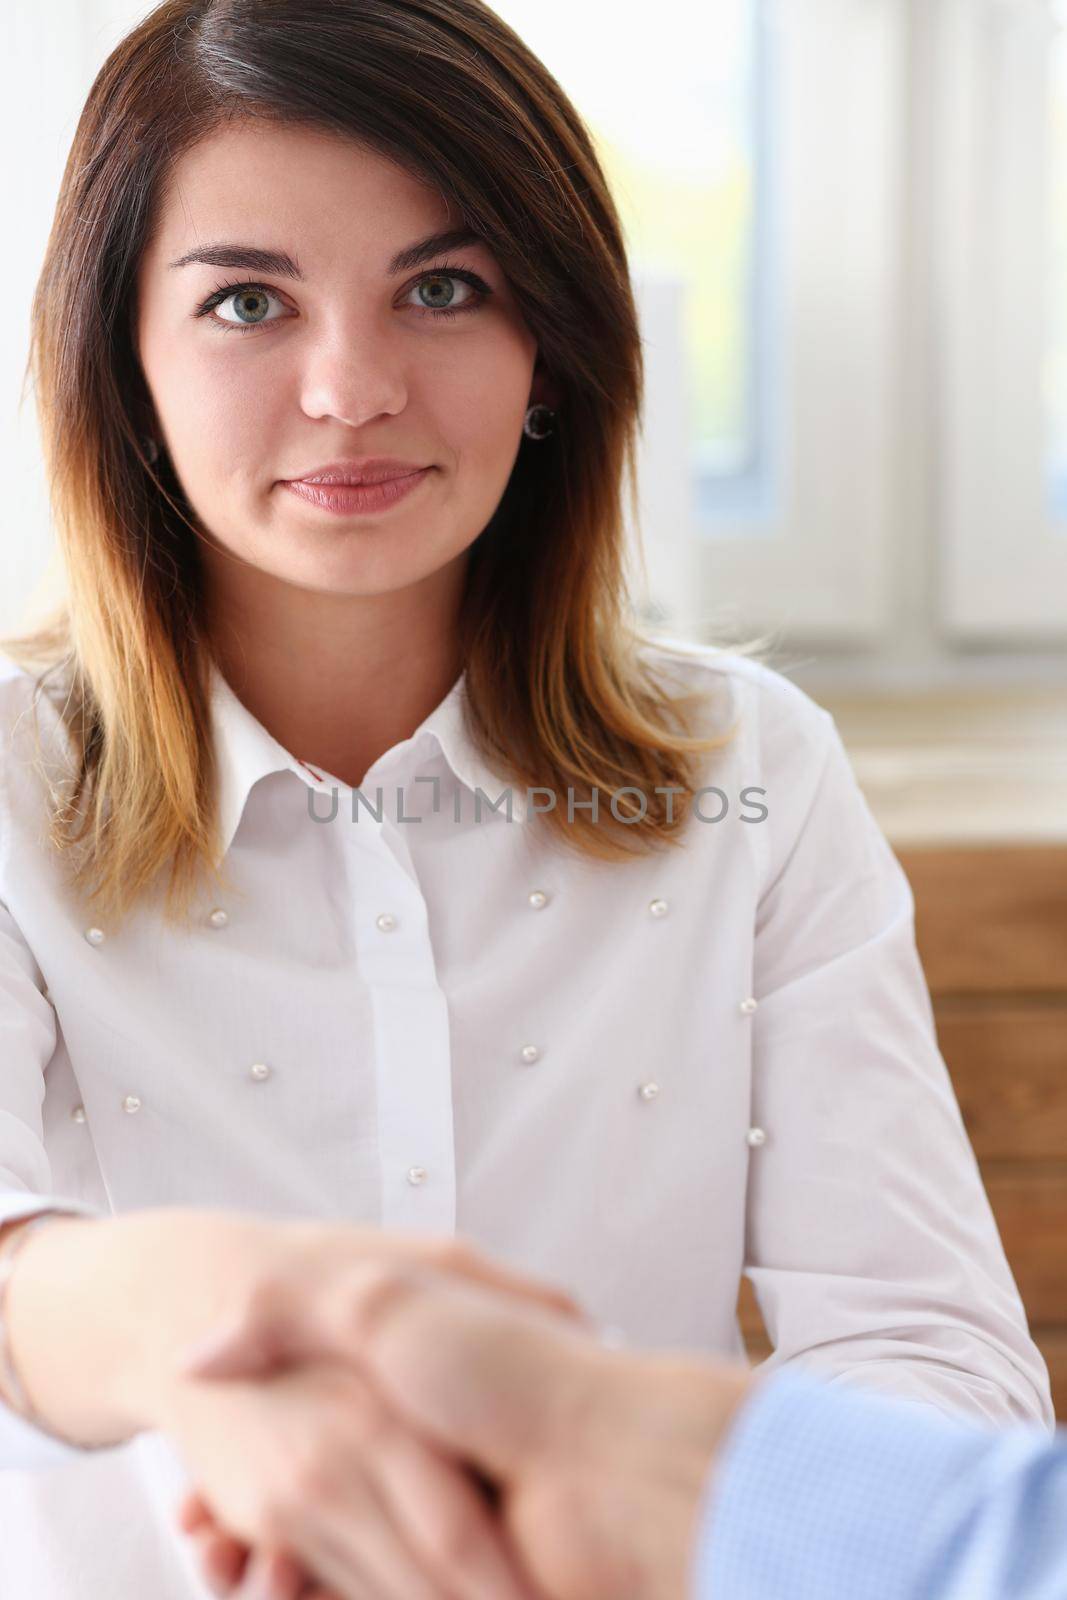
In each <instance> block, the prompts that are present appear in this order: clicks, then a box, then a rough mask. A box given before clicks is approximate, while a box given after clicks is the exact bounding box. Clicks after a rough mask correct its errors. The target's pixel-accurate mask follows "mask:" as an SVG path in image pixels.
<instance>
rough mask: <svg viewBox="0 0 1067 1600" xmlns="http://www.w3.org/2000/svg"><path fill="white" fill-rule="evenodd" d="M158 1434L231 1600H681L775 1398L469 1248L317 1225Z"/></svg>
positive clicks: (182, 1366) (174, 1399) (188, 1376)
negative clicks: (602, 1322) (751, 1432)
mask: <svg viewBox="0 0 1067 1600" xmlns="http://www.w3.org/2000/svg"><path fill="white" fill-rule="evenodd" d="M284 1226H285V1228H286V1230H287V1234H288V1237H289V1238H290V1239H291V1240H292V1241H294V1242H296V1243H297V1245H298V1248H296V1249H287V1250H285V1251H281V1252H279V1253H278V1256H277V1261H276V1264H275V1265H274V1266H273V1267H272V1268H271V1269H270V1270H267V1271H265V1272H261V1273H260V1275H259V1277H258V1279H257V1280H255V1281H254V1283H253V1287H252V1289H251V1290H250V1291H249V1292H246V1293H244V1295H243V1298H242V1300H241V1302H240V1304H239V1305H238V1307H237V1309H236V1311H235V1313H234V1316H233V1319H232V1323H231V1324H228V1325H226V1326H225V1327H222V1328H220V1329H218V1330H216V1331H215V1332H214V1333H213V1334H212V1335H211V1336H210V1338H208V1339H206V1340H201V1341H200V1342H199V1343H198V1344H197V1346H196V1347H195V1348H193V1349H186V1350H184V1351H183V1352H181V1354H180V1357H179V1360H178V1363H177V1365H176V1369H175V1374H174V1378H173V1381H172V1382H171V1384H170V1385H169V1386H168V1388H167V1391H166V1393H167V1402H166V1405H165V1407H163V1406H161V1410H160V1414H159V1415H158V1416H157V1418H156V1421H157V1422H158V1424H159V1426H161V1427H162V1428H163V1430H164V1431H165V1432H166V1433H167V1434H168V1435H169V1436H170V1438H171V1439H172V1441H173V1443H174V1445H175V1447H176V1448H177V1450H178V1452H179V1454H180V1455H181V1457H182V1459H183V1461H184V1464H185V1467H186V1469H187V1471H188V1473H189V1475H190V1478H191V1481H192V1482H193V1483H194V1484H195V1488H193V1489H191V1491H190V1492H189V1493H188V1494H187V1495H186V1497H185V1498H184V1500H183V1502H182V1504H181V1506H180V1507H179V1508H178V1518H179V1524H180V1526H181V1529H182V1531H183V1532H184V1533H185V1534H187V1535H189V1536H190V1538H191V1539H192V1540H193V1541H194V1542H195V1544H196V1546H197V1550H198V1558H199V1562H200V1567H201V1571H202V1574H203V1577H204V1581H205V1582H206V1583H207V1585H208V1586H209V1588H210V1589H211V1591H212V1593H214V1594H218V1595H231V1596H233V1597H234V1600H603V1597H604V1596H610V1597H612V1600H685V1597H686V1596H687V1595H688V1594H689V1593H690V1588H689V1583H690V1563H691V1557H692V1547H693V1540H694V1537H695V1533H696V1529H697V1524H698V1516H699V1511H700V1507H701V1502H702V1500H703V1497H704V1494H705V1489H706V1485H707V1483H708V1481H709V1473H710V1471H711V1468H712V1466H713V1463H714V1460H715V1456H716V1452H717V1450H718V1449H719V1446H720V1445H721V1443H722V1441H723V1439H724V1438H725V1436H726V1434H727V1432H728V1430H729V1428H730V1425H731V1422H732V1420H733V1417H734V1414H735V1412H736V1411H737V1409H738V1407H739V1406H740V1405H741V1404H742V1402H743V1401H744V1399H745V1397H746V1395H747V1393H748V1391H749V1389H750V1388H751V1386H752V1385H753V1384H754V1383H755V1382H757V1381H758V1379H757V1378H756V1377H755V1376H754V1374H752V1373H751V1372H749V1371H748V1370H747V1369H746V1368H742V1367H739V1366H735V1365H732V1364H726V1363H718V1364H716V1363H713V1362H710V1361H707V1360H704V1359H700V1358H696V1357H693V1358H686V1357H685V1356H684V1355H683V1354H681V1353H656V1354H652V1355H647V1354H646V1355H639V1354H635V1353H631V1352H628V1351H626V1350H623V1349H620V1348H611V1347H608V1346H607V1345H606V1344H605V1342H604V1341H603V1339H602V1338H600V1337H598V1331H597V1329H596V1328H595V1327H594V1326H593V1325H592V1324H591V1323H590V1322H589V1320H588V1319H587V1318H586V1317H585V1315H584V1314H583V1312H582V1311H581V1309H580V1308H579V1307H578V1306H577V1305H576V1304H575V1303H574V1302H573V1301H572V1300H571V1299H570V1297H569V1296H567V1295H565V1294H563V1293H561V1292H559V1291H558V1290H556V1289H555V1288H553V1287H552V1286H550V1285H546V1284H542V1283H539V1282H537V1281H536V1280H533V1279H529V1278H525V1277H523V1276H520V1275H517V1274H513V1273H511V1272H509V1271H507V1270H505V1269H504V1268H503V1267H502V1266H500V1265H498V1264H497V1263H495V1262H493V1261H492V1260H490V1259H489V1258H487V1257H485V1256H482V1255H479V1254H478V1253H477V1252H476V1251H474V1250H473V1249H472V1248H471V1247H469V1246H468V1245H465V1244H464V1243H463V1242H462V1241H458V1240H454V1239H446V1240H440V1241H438V1240H436V1239H426V1238H423V1237H415V1236H405V1235H387V1234H382V1233H379V1232H376V1231H375V1230H371V1229H366V1230H364V1229H360V1228H355V1227H344V1226H323V1225H319V1224H310V1223H303V1222H293V1223H288V1224H285V1225H284Z"/></svg>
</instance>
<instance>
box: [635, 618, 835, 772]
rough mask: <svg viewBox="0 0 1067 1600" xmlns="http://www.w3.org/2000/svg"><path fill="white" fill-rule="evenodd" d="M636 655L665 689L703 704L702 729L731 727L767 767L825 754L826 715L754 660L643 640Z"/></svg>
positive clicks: (829, 725) (705, 647)
mask: <svg viewBox="0 0 1067 1600" xmlns="http://www.w3.org/2000/svg"><path fill="white" fill-rule="evenodd" d="M639 654H640V655H641V658H642V659H643V660H646V661H647V662H648V664H649V666H650V667H651V668H652V669H653V670H654V671H655V673H656V676H657V679H658V680H659V681H660V682H662V683H663V684H664V685H665V686H669V687H671V688H673V687H674V686H677V688H678V689H680V690H681V692H682V693H683V694H685V695H687V696H688V695H695V696H696V697H697V699H698V701H702V702H704V703H706V706H707V711H708V718H707V720H706V725H707V726H709V727H710V726H712V725H714V726H718V727H729V726H731V725H733V724H734V723H735V722H736V724H737V728H738V732H739V733H740V734H741V735H742V737H743V742H744V744H745V746H746V748H747V750H748V751H749V752H750V753H751V752H753V751H756V750H758V751H759V753H760V756H761V757H762V759H763V760H764V761H765V762H766V763H767V764H768V765H772V766H773V765H778V764H781V763H783V762H784V763H786V764H788V763H789V761H790V760H791V759H793V758H799V759H800V760H802V761H803V760H804V759H805V758H806V757H810V755H811V753H812V752H813V751H814V750H816V749H819V750H825V748H826V745H827V742H828V739H829V737H830V731H831V730H832V729H833V726H834V719H833V717H832V715H831V714H830V712H829V711H827V710H826V709H825V708H824V707H823V706H820V705H819V703H818V701H817V700H814V699H813V698H812V696H811V695H810V694H808V693H807V691H806V690H805V689H802V688H801V687H800V685H799V684H798V683H794V681H793V680H792V679H791V678H789V677H787V676H786V674H785V672H782V671H779V670H778V669H776V668H775V667H772V666H770V665H769V664H768V663H767V662H766V661H763V660H761V659H760V658H759V657H758V656H755V655H745V654H743V653H741V652H739V651H734V650H730V649H728V648H723V647H722V646H719V645H711V644H701V643H697V642H694V641H692V640H688V639H676V638H664V637H656V638H654V639H649V640H648V641H646V642H645V643H644V644H643V646H642V647H641V649H640V651H639ZM701 721H702V723H705V719H704V718H702V719H701Z"/></svg>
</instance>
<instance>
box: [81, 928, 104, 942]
mask: <svg viewBox="0 0 1067 1600" xmlns="http://www.w3.org/2000/svg"><path fill="white" fill-rule="evenodd" d="M85 937H86V938H87V939H88V941H89V943H90V944H103V942H104V938H105V934H104V930H103V928H86V930H85Z"/></svg>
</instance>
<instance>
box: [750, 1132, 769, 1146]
mask: <svg viewBox="0 0 1067 1600" xmlns="http://www.w3.org/2000/svg"><path fill="white" fill-rule="evenodd" d="M748 1142H749V1144H750V1145H751V1146H752V1148H753V1149H754V1150H755V1149H757V1148H758V1147H759V1146H760V1145H761V1144H766V1143H767V1135H766V1134H765V1133H764V1131H763V1129H762V1128H749V1130H748Z"/></svg>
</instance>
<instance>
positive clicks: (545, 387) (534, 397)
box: [527, 356, 561, 411]
mask: <svg viewBox="0 0 1067 1600" xmlns="http://www.w3.org/2000/svg"><path fill="white" fill-rule="evenodd" d="M560 399H561V395H560V389H559V385H558V383H557V382H556V380H555V379H554V378H553V377H552V375H551V374H550V373H549V371H548V368H547V367H546V366H545V364H544V362H543V361H542V359H541V357H540V356H538V358H537V361H536V363H535V365H534V375H533V382H532V383H531V385H530V398H529V400H528V401H527V404H528V405H531V406H551V407H552V410H553V411H557V410H558V409H559V403H560Z"/></svg>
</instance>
